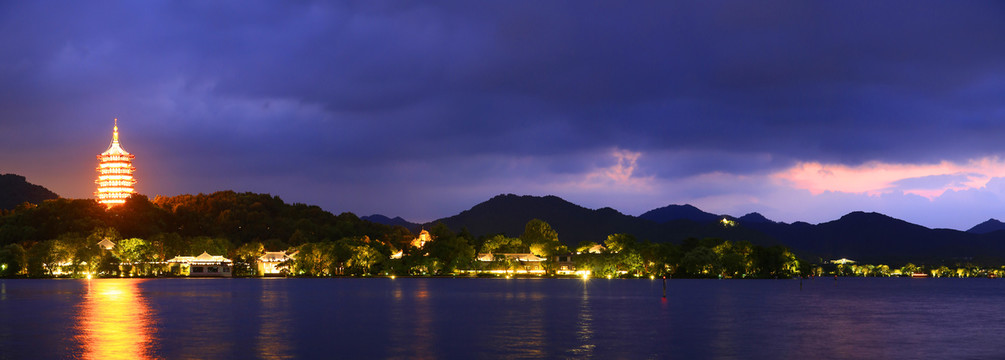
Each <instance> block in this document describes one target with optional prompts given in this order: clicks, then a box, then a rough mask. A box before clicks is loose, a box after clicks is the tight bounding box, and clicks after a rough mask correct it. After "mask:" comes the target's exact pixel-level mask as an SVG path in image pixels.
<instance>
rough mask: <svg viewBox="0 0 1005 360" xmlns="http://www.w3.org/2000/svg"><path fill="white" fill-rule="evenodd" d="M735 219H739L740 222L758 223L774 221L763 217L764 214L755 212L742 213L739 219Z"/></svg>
mask: <svg viewBox="0 0 1005 360" xmlns="http://www.w3.org/2000/svg"><path fill="white" fill-rule="evenodd" d="M736 220H737V221H739V222H740V223H741V224H743V223H747V224H758V223H770V222H774V221H771V220H768V218H766V217H764V215H761V214H759V213H756V212H752V213H750V214H747V215H743V216H741V217H740V218H739V219H736Z"/></svg>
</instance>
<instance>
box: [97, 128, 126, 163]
mask: <svg viewBox="0 0 1005 360" xmlns="http://www.w3.org/2000/svg"><path fill="white" fill-rule="evenodd" d="M101 155H129V153H128V152H126V150H125V149H123V148H122V145H119V119H115V126H114V127H113V128H112V143H111V144H109V145H108V150H105V152H103V153H101Z"/></svg>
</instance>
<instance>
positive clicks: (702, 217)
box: [639, 204, 719, 223]
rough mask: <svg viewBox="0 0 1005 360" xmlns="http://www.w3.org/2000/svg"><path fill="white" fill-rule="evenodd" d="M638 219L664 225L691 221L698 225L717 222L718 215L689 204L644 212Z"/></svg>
mask: <svg viewBox="0 0 1005 360" xmlns="http://www.w3.org/2000/svg"><path fill="white" fill-rule="evenodd" d="M639 217H640V218H642V219H646V220H650V221H655V222H658V223H665V222H667V221H670V220H681V219H683V220H691V221H696V222H700V223H705V222H712V221H718V220H719V215H716V214H711V213H707V212H704V211H702V210H701V209H698V208H696V207H694V206H691V205H690V204H685V205H667V206H664V207H661V208H658V209H652V210H649V211H646V212H645V213H644V214H642V215H639Z"/></svg>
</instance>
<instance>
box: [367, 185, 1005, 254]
mask: <svg viewBox="0 0 1005 360" xmlns="http://www.w3.org/2000/svg"><path fill="white" fill-rule="evenodd" d="M725 217H727V218H729V219H734V218H733V217H730V216H725ZM534 218H537V219H541V220H544V221H546V222H548V223H549V224H550V225H551V226H552V228H554V229H555V231H557V232H558V236H559V239H560V240H561V241H562V242H563V243H565V244H566V245H570V246H574V245H576V244H578V243H579V242H580V241H584V240H587V241H594V242H603V241H604V240H605V239H606V237H607V235H609V234H614V233H629V234H633V235H635V237H636V238H638V239H639V240H650V241H653V242H668V241H669V242H675V243H680V242H681V241H683V240H684V239H686V238H688V237H695V238H706V237H711V238H721V239H726V240H730V241H750V242H751V243H754V244H757V245H763V246H770V245H778V244H782V245H786V246H788V247H789V248H790V249H792V250H793V251H794V252H796V253H797V254H799V255H800V256H801V257H802V258H803V259H805V260H808V261H811V262H816V261H817V260H818V259H820V260H825V261H826V260H831V259H838V258H842V257H846V258H849V259H853V260H856V261H860V262H866V263H883V264H888V265H897V264H903V263H906V262H915V263H932V264H935V263H941V262H951V263H952V262H958V261H976V262H980V261H985V260H987V261H1002V260H1005V231H993V230H989V231H990V232H986V233H977V232H974V230H975V229H976V230H977V231H983V230H981V229H983V228H985V227H981V229H978V227H975V228H974V229H971V232H963V231H957V230H950V229H929V228H926V227H924V226H921V225H917V224H912V223H909V222H906V221H903V220H899V219H895V218H893V217H890V216H887V215H883V214H879V213H872V212H861V211H856V212H852V213H849V214H847V215H845V216H842V217H841V218H840V219H837V220H834V221H829V222H825V223H820V224H816V225H813V224H809V223H806V222H801V221H798V222H794V223H792V224H786V223H783V222H774V221H771V220H769V219H767V218H765V217H764V216H763V215H761V214H759V213H750V214H747V215H744V216H742V217H740V218H736V219H735V220H736V222H737V225H736V226H726V225H723V224H722V223H720V222H719V221H718V220H720V219H721V217H720V215H714V214H710V213H706V212H704V211H701V210H700V209H698V208H696V207H694V206H691V205H670V206H667V207H663V208H660V209H655V210H652V211H649V212H647V213H645V214H643V215H642V216H639V217H634V216H630V215H625V214H622V213H620V212H618V211H617V210H614V209H611V208H601V209H596V210H592V209H588V208H585V207H582V206H579V205H576V204H573V203H571V202H568V201H566V200H563V199H561V198H559V197H556V196H544V197H538V196H517V195H512V194H509V195H499V196H496V197H493V198H492V199H489V200H488V201H485V202H483V203H480V204H478V205H475V206H474V207H472V208H471V209H469V210H466V211H463V212H461V213H460V214H457V215H454V216H451V217H447V218H443V219H440V220H437V221H442V222H443V223H444V224H446V225H447V226H448V227H450V228H451V229H453V230H455V231H459V230H460V229H461V228H467V229H468V231H470V232H471V233H472V234H474V235H475V236H482V235H493V234H500V233H501V234H505V235H507V236H513V237H515V236H519V235H520V234H521V233H523V228H524V225H525V224H526V223H527V221H530V220H531V219H534ZM364 219H368V220H371V221H374V222H379V223H387V222H389V221H394V219H386V217H385V219H386V220H383V219H378V220H379V221H378V220H373V219H369V217H367V218H364ZM382 221H383V222H382ZM992 221H993V222H991V221H989V223H991V224H990V225H1000V226H1003V227H1005V224H1002V223H1000V222H997V220H992ZM432 223H435V221H434V222H432ZM432 223H429V224H425V225H426V226H427V227H428V226H431V224H432ZM982 225H983V224H982ZM406 226H407V225H406ZM987 228H988V229H992V227H991V226H988V227H987ZM410 229H411V228H410Z"/></svg>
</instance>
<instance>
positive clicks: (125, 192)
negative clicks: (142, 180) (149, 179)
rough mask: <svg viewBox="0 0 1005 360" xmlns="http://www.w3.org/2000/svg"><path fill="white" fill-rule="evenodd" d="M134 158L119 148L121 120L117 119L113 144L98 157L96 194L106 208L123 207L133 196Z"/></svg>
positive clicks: (113, 132) (113, 129) (134, 182)
mask: <svg viewBox="0 0 1005 360" xmlns="http://www.w3.org/2000/svg"><path fill="white" fill-rule="evenodd" d="M134 157H135V156H133V155H132V154H130V153H127V152H126V151H125V150H123V149H122V146H119V119H115V127H114V128H112V144H111V145H109V146H108V150H105V152H103V153H101V155H98V161H99V163H98V180H95V181H94V182H95V183H96V184H98V191H97V192H95V193H94V195H96V196H97V197H98V202H99V203H102V204H105V206H108V207H112V206H115V205H121V204H123V203H125V202H126V199H127V198H129V196H130V195H132V194H133V191H134V190H133V185H134V184H136V180H134V179H133V170H136V168H134V167H133V164H132V159H133V158H134Z"/></svg>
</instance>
